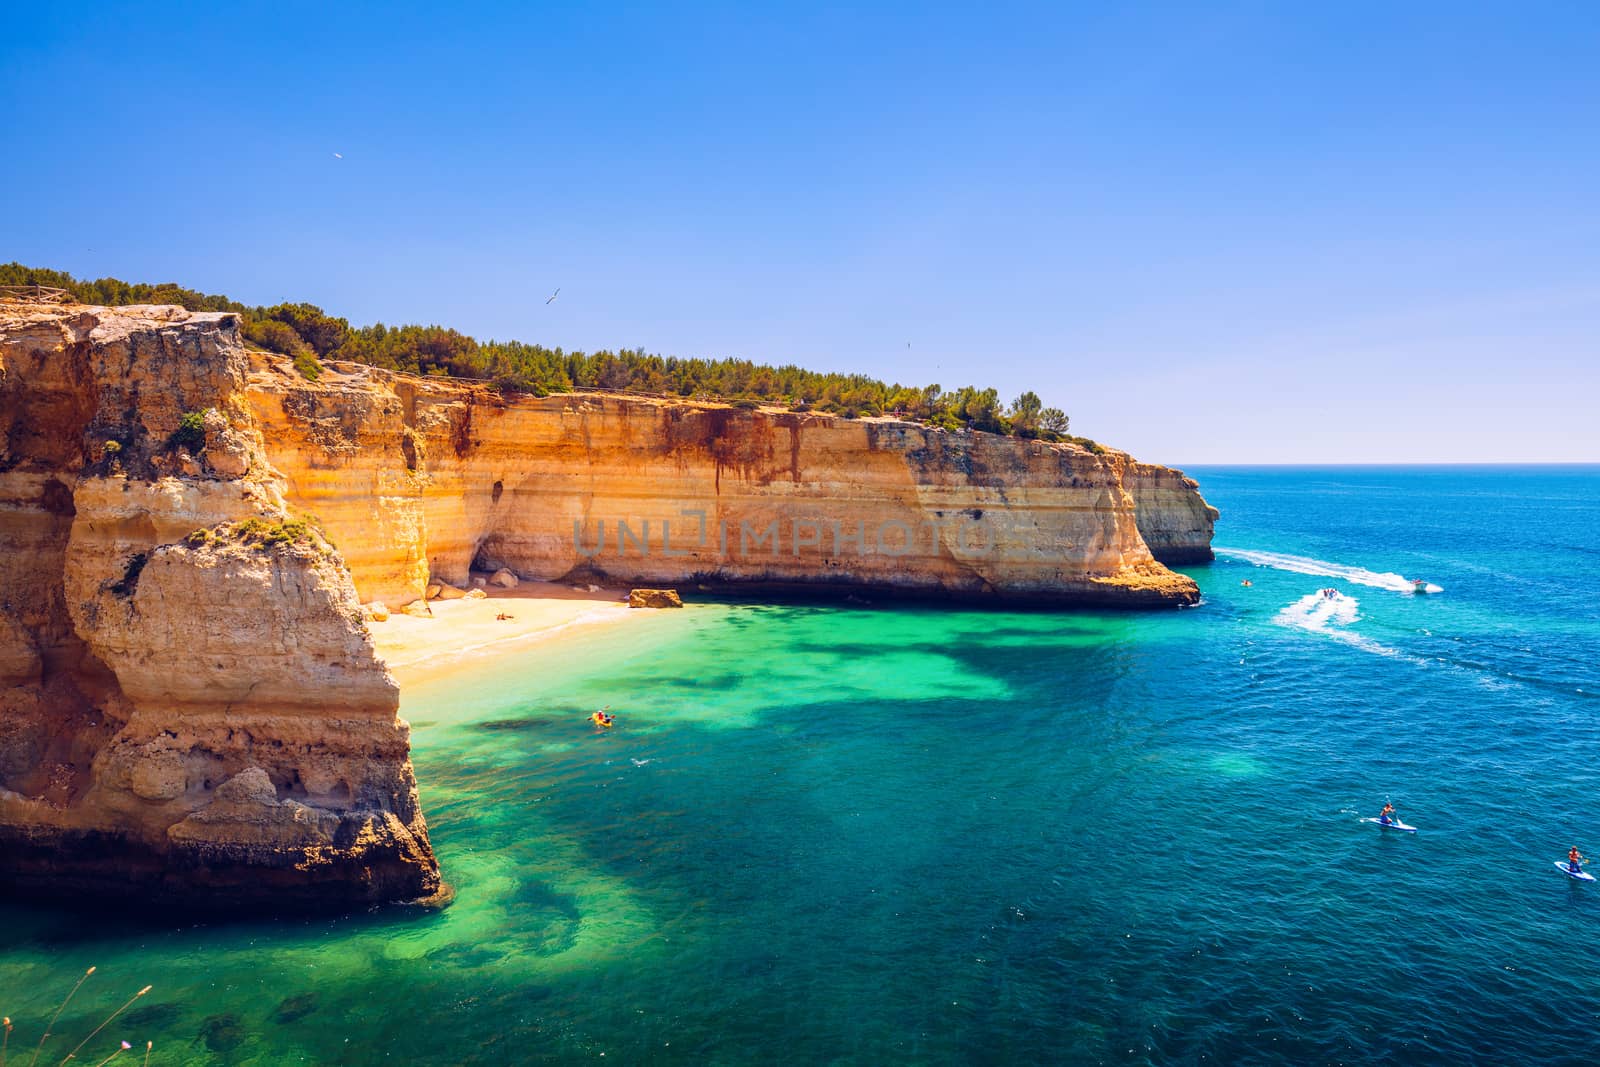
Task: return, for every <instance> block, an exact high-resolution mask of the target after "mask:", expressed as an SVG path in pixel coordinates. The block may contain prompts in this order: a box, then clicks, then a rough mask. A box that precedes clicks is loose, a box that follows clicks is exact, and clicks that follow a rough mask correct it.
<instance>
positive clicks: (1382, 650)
mask: <svg viewBox="0 0 1600 1067" xmlns="http://www.w3.org/2000/svg"><path fill="white" fill-rule="evenodd" d="M1360 608H1361V602H1360V601H1359V600H1357V599H1356V598H1355V597H1353V596H1345V595H1344V594H1343V593H1336V594H1334V595H1333V596H1331V597H1330V596H1328V595H1326V594H1325V593H1323V592H1322V590H1320V589H1319V590H1317V591H1316V592H1315V593H1308V594H1306V595H1305V596H1303V597H1301V598H1300V599H1299V600H1296V601H1295V602H1294V603H1293V604H1290V605H1289V606H1288V607H1286V608H1284V609H1283V610H1282V611H1280V612H1278V615H1277V618H1276V619H1275V620H1274V621H1275V622H1277V624H1278V625H1279V626H1293V627H1294V628H1296V629H1298V630H1309V631H1311V632H1312V633H1319V634H1325V635H1327V636H1328V637H1331V638H1333V639H1334V640H1335V641H1342V642H1344V643H1345V644H1347V645H1353V646H1354V647H1356V648H1361V649H1365V650H1366V651H1368V652H1375V653H1377V654H1378V655H1380V656H1397V655H1399V654H1400V653H1399V652H1397V651H1396V650H1395V649H1392V648H1390V647H1389V646H1388V645H1383V644H1379V643H1378V642H1377V641H1374V640H1372V639H1371V638H1368V637H1363V636H1361V635H1360V634H1358V633H1352V632H1351V631H1350V630H1347V629H1345V627H1347V626H1350V625H1351V624H1352V623H1355V622H1357V621H1358V620H1359V619H1360V618H1361V611H1360Z"/></svg>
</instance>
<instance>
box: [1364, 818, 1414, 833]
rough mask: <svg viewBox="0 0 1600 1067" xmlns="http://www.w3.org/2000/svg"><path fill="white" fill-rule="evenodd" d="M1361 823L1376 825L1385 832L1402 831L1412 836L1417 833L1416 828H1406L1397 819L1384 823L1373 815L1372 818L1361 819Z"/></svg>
mask: <svg viewBox="0 0 1600 1067" xmlns="http://www.w3.org/2000/svg"><path fill="white" fill-rule="evenodd" d="M1361 821H1362V822H1370V823H1376V824H1377V825H1378V826H1381V827H1383V828H1384V829H1385V830H1404V831H1405V832H1406V833H1408V834H1414V833H1416V832H1417V828H1416V827H1415V826H1407V825H1406V824H1405V823H1403V822H1401V821H1400V820H1399V819H1394V820H1391V821H1389V822H1384V821H1383V820H1382V819H1380V818H1378V817H1377V816H1375V815H1374V816H1371V817H1369V818H1366V819H1362V820H1361Z"/></svg>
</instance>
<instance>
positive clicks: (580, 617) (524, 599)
mask: <svg viewBox="0 0 1600 1067" xmlns="http://www.w3.org/2000/svg"><path fill="white" fill-rule="evenodd" d="M485 591H486V592H487V593H488V594H489V595H488V597H487V598H485V599H482V600H435V601H432V602H431V603H430V606H431V607H432V608H433V617H432V618H416V617H414V616H411V615H406V614H404V613H402V612H394V613H393V614H391V615H390V616H389V618H388V619H386V620H384V621H383V622H372V623H369V624H368V625H369V626H370V627H371V630H372V636H373V640H374V641H375V642H376V643H377V646H378V654H379V655H380V656H382V657H383V659H384V661H385V662H386V663H388V665H389V669H390V670H391V671H392V672H393V673H394V676H395V678H396V680H398V681H399V682H400V684H401V685H402V686H408V685H416V684H418V683H420V682H424V681H428V680H431V679H433V678H437V677H439V676H441V675H444V674H449V673H451V672H453V671H458V670H460V669H461V668H462V667H463V666H465V665H466V664H467V663H469V662H471V661H473V660H477V659H488V658H492V657H496V656H501V655H504V654H506V653H507V652H510V651H513V650H515V649H516V648H518V647H519V646H526V645H530V644H534V643H537V642H540V641H548V640H551V639H552V638H555V637H557V636H559V635H560V634H563V633H568V632H570V631H571V630H572V629H573V628H574V627H579V626H585V627H587V626H602V625H611V624H615V623H618V622H621V621H622V620H624V619H626V618H627V617H628V616H629V614H630V609H629V607H628V605H627V596H628V591H627V589H624V588H603V589H600V590H599V591H598V592H593V593H590V592H585V591H579V590H577V589H574V588H573V587H571V586H568V585H558V584H555V583H552V582H523V583H521V584H520V585H518V586H517V587H516V588H515V589H489V590H485ZM634 614H637V613H634ZM502 615H504V616H505V618H501V617H500V616H502Z"/></svg>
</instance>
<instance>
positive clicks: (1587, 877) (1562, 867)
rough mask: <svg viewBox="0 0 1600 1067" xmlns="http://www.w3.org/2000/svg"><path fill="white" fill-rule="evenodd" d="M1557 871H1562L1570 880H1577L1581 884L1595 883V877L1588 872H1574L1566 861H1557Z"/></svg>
mask: <svg viewBox="0 0 1600 1067" xmlns="http://www.w3.org/2000/svg"><path fill="white" fill-rule="evenodd" d="M1556 870H1558V871H1560V872H1561V873H1562V874H1564V875H1566V876H1567V877H1568V878H1576V879H1577V880H1578V881H1580V882H1592V881H1594V875H1592V874H1590V873H1589V872H1588V871H1575V870H1573V869H1572V868H1571V867H1569V866H1567V861H1566V860H1556Z"/></svg>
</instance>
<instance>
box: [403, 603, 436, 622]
mask: <svg viewBox="0 0 1600 1067" xmlns="http://www.w3.org/2000/svg"><path fill="white" fill-rule="evenodd" d="M400 610H401V611H403V612H405V613H406V614H407V615H415V616H416V617H417V618H419V619H426V618H430V617H432V615H433V609H432V608H430V607H428V602H427V601H426V600H413V601H412V602H411V603H409V604H407V605H406V606H405V607H403V608H401V609H400Z"/></svg>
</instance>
